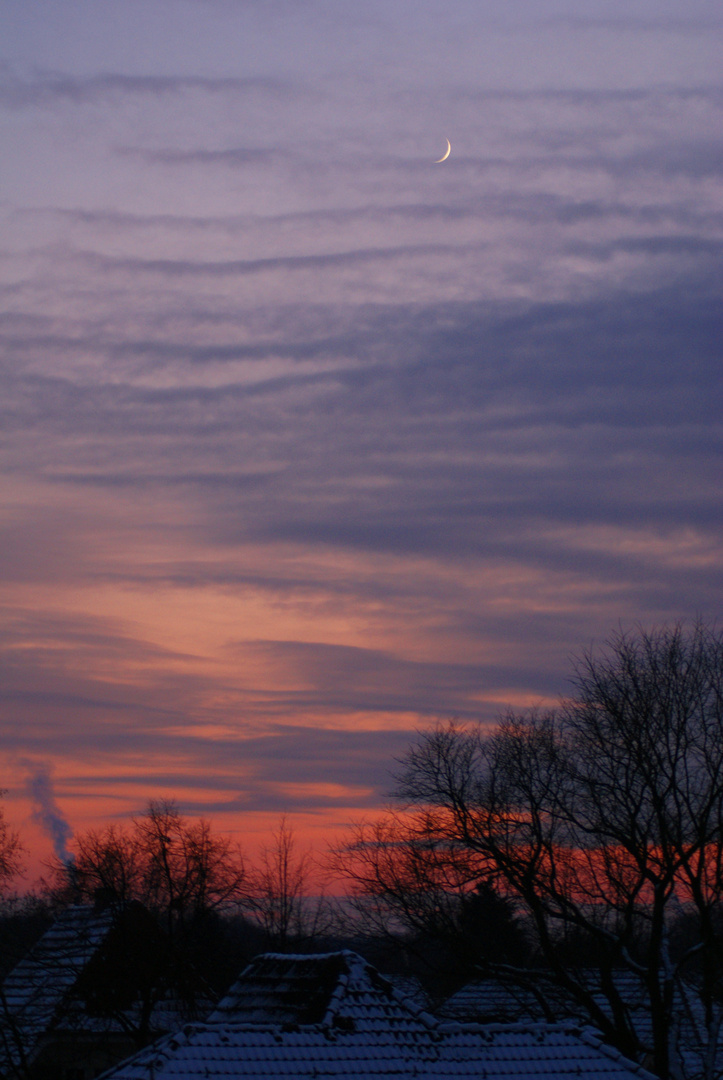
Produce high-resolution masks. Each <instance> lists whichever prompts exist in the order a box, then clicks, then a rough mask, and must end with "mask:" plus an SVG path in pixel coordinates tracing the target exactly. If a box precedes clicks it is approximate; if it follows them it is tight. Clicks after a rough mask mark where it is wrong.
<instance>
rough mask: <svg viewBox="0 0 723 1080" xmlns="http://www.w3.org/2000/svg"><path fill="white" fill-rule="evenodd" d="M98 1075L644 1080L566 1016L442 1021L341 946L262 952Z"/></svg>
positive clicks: (193, 1079) (238, 1079) (241, 1079)
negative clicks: (542, 1020) (166, 1031)
mask: <svg viewBox="0 0 723 1080" xmlns="http://www.w3.org/2000/svg"><path fill="white" fill-rule="evenodd" d="M317 977H318V980H319V981H318V984H317V983H315V979H316V978H317ZM274 987H276V988H277V989H278V1001H275V1000H274ZM105 1075H106V1078H107V1080H150V1078H151V1077H153V1080H215V1078H218V1080H221V1078H223V1080H269V1078H279V1080H283V1078H288V1080H292V1078H293V1080H312V1078H316V1080H321V1078H322V1077H324V1078H327V1080H342V1078H343V1080H383V1078H387V1077H395V1078H396V1080H412V1077H414V1078H415V1080H481V1078H482V1077H486V1078H487V1080H529V1078H531V1077H533V1076H534V1077H539V1076H542V1075H548V1076H554V1077H559V1078H564V1077H568V1076H569V1077H575V1078H577V1080H633V1078H634V1077H637V1078H638V1080H644V1078H650V1074H649V1073H646V1072H645V1071H644V1070H642V1069H641V1068H639V1067H638V1066H636V1065H634V1064H633V1063H631V1062H628V1061H626V1060H625V1059H624V1058H623V1057H622V1056H621V1055H620V1054H618V1053H617V1052H615V1051H612V1050H610V1049H609V1048H606V1047H604V1046H602V1045H601V1043H600V1041H599V1039H597V1037H595V1036H594V1035H593V1034H592V1033H590V1032H588V1031H583V1030H581V1029H579V1028H575V1027H573V1026H571V1025H567V1026H565V1025H547V1024H527V1025H519V1024H518V1025H490V1026H483V1025H478V1024H466V1025H462V1024H454V1023H451V1024H442V1023H440V1022H439V1021H436V1020H435V1019H434V1018H433V1017H431V1016H430V1015H429V1014H427V1013H425V1012H421V1011H419V1010H418V1008H417V1007H416V1006H414V1005H413V1004H411V1003H409V1002H406V1001H405V1000H404V998H403V997H402V996H401V995H400V994H399V993H398V992H397V991H396V990H395V989H394V988H393V987H392V986H391V984H390V983H389V981H388V980H386V979H384V978H383V977H382V976H381V975H379V973H378V972H377V971H376V970H375V969H374V968H373V967H371V965H370V964H368V963H367V962H366V961H365V960H363V959H362V957H360V956H358V955H357V954H355V953H352V952H348V951H345V952H340V953H326V954H322V955H319V956H284V955H279V954H266V955H265V956H261V957H258V958H257V960H255V961H254V962H253V963H252V964H251V965H249V967H248V968H247V969H246V970H245V972H244V973H243V974H242V976H241V978H240V979H239V980H238V981H237V983H236V984H235V985H234V986H233V987H232V989H231V991H229V994H228V995H227V996H226V998H225V999H224V1000H223V1001H222V1002H221V1004H220V1005H219V1007H218V1008H217V1009H216V1011H215V1012H214V1013H213V1015H212V1018H211V1019H210V1020H209V1022H207V1023H205V1024H189V1025H187V1026H186V1027H185V1028H184V1029H183V1030H182V1031H181V1032H180V1033H178V1034H176V1035H173V1036H167V1037H166V1038H164V1039H162V1040H160V1041H159V1042H157V1043H156V1044H155V1045H154V1046H152V1047H148V1048H147V1049H146V1050H143V1051H141V1053H139V1054H137V1055H136V1056H135V1057H133V1058H131V1059H129V1060H128V1061H127V1062H125V1063H124V1064H122V1065H120V1066H118V1067H116V1068H115V1069H113V1070H111V1071H110V1072H108V1073H106V1074H105Z"/></svg>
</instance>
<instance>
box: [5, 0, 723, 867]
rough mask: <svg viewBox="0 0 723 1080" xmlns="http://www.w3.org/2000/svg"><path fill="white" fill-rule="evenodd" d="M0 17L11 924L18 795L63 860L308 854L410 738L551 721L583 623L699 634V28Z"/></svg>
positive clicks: (702, 10)
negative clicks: (221, 834) (274, 849)
mask: <svg viewBox="0 0 723 1080" xmlns="http://www.w3.org/2000/svg"><path fill="white" fill-rule="evenodd" d="M8 9H9V11H10V9H12V12H13V13H12V16H11V17H9V19H8V23H9V25H8V26H7V28H6V31H5V32H4V34H3V38H4V41H3V44H2V46H1V47H0V48H1V49H2V66H1V67H0V122H1V123H2V131H3V139H4V143H5V153H4V155H3V156H4V159H5V160H6V161H7V162H8V165H7V168H6V169H5V170H4V174H3V177H2V180H0V230H2V243H0V294H1V296H2V308H1V313H0V346H1V348H2V360H1V361H0V363H1V364H2V367H1V369H0V380H1V385H2V392H1V394H0V410H1V416H2V423H1V424H0V427H1V429H2V431H3V436H2V443H1V444H0V446H1V449H2V464H3V468H2V474H1V475H0V499H2V516H1V524H0V529H1V531H2V536H1V537H0V550H1V551H2V595H1V597H0V601H1V603H2V614H3V619H2V655H3V675H2V679H1V680H0V737H1V738H2V754H1V755H0V787H3V788H5V789H7V796H6V799H5V802H4V805H5V807H6V813H7V817H8V819H9V820H10V821H11V822H12V824H13V826H14V827H16V828H17V829H19V830H20V832H21V834H22V836H23V839H24V841H25V843H26V845H27V847H28V848H29V849H30V855H29V859H28V877H27V879H26V883H27V884H31V883H32V880H33V878H34V876H36V875H37V874H38V873H39V872H40V868H41V863H42V861H43V860H47V858H48V857H49V855H50V853H51V850H52V842H51V836H50V830H49V828H48V822H47V812H48V807H47V806H46V808H45V813H46V816H45V818H43V813H44V812H43V809H42V807H39V805H38V799H37V796H33V791H32V781H33V777H37V776H38V775H41V776H43V777H45V778H46V780H47V784H48V785H49V786H48V792H49V793H50V794H49V795H48V798H52V800H54V802H53V803H52V807H51V811H52V813H53V814H57V816H58V817H59V818H60V819H62V821H64V822H65V823H66V824H67V826H68V829H69V832H70V833H73V832H78V831H82V830H84V829H87V828H89V827H91V826H93V827H102V826H103V825H104V824H106V823H110V822H112V821H118V820H127V819H128V818H129V817H130V816H132V815H133V814H138V813H139V812H142V810H143V808H144V806H145V805H146V804H147V802H148V800H149V799H150V798H174V799H176V800H177V801H178V803H179V806H180V808H181V810H182V811H183V812H184V813H185V814H188V815H190V816H197V815H203V816H205V817H208V818H211V819H212V820H213V822H214V826H215V827H217V828H219V829H222V830H226V831H229V832H231V833H232V834H233V835H234V837H237V838H238V839H239V840H240V841H241V842H242V843H243V844H245V845H249V847H250V848H258V846H259V845H261V844H263V843H264V842H265V841H266V840H267V839H268V837H269V836H270V834H271V832H272V831H273V829H274V828H275V826H276V824H277V823H278V821H279V818H280V815H281V814H283V813H286V814H288V815H289V820H290V822H291V823H292V825H293V826H294V828H295V829H296V830H297V831H298V833H299V836H300V839H301V841H302V842H303V843H304V844H312V843H313V844H314V845H315V846H318V847H319V848H320V849H321V848H323V847H324V846H325V844H326V842H327V840H329V839H330V838H331V837H333V836H334V835H336V833H338V832H339V831H340V830H342V829H343V828H344V825H345V822H347V821H348V820H349V819H351V818H354V817H355V816H359V815H361V814H367V813H372V812H373V811H375V810H376V809H378V808H379V807H381V806H382V805H383V804H384V803H385V802H386V801H387V798H388V793H389V791H390V789H391V787H392V781H391V777H390V771H391V770H392V769H393V768H394V761H395V758H397V757H399V755H400V754H402V753H403V752H404V750H405V748H406V747H407V745H408V744H409V741H410V739H411V738H412V737H413V733H414V732H415V730H417V729H423V728H425V727H426V726H428V725H429V724H430V723H432V722H433V721H434V720H436V719H438V718H449V717H457V718H459V719H460V720H461V721H465V720H475V721H476V720H479V721H482V722H483V723H491V722H492V721H493V720H494V719H495V718H496V717H497V716H498V715H499V714H500V713H501V712H504V710H505V708H506V707H507V706H513V707H515V708H520V709H521V708H527V707H535V706H549V705H551V704H554V702H555V701H556V700H557V699H558V698H559V696H560V695H564V694H565V693H567V692H568V682H567V679H568V676H569V672H570V663H569V658H570V656H571V655H572V654H574V653H575V652H576V651H577V650H579V649H580V648H583V647H585V646H587V645H589V644H590V642H591V641H593V640H595V641H600V640H602V639H604V638H605V637H606V636H607V635H608V633H609V632H610V631H611V630H612V629H613V628H614V627H616V626H617V625H618V624H621V625H624V626H630V625H633V624H634V623H635V622H636V621H640V622H641V623H643V624H645V625H652V624H661V623H664V622H666V621H670V620H674V619H679V618H686V617H690V616H693V615H696V614H697V615H700V616H702V617H703V618H707V619H709V620H711V621H714V620H715V619H716V617H717V616H719V612H720V600H721V593H720V582H721V569H722V568H723V549H722V545H721V522H720V515H721V499H720V490H721V488H720V479H721V477H720V457H719V452H720V417H721V415H722V413H721V402H720V385H721V381H720V365H721V357H720V343H721V341H722V340H723V327H722V326H721V325H720V322H721V318H720V312H721V306H720V295H721V280H720V278H721V271H720V254H721V244H722V243H723V180H722V178H721V173H720V143H721V138H722V137H723V91H722V89H721V85H720V46H721V40H720V39H721V36H723V24H722V23H721V21H720V19H719V18H718V16H716V17H715V18H713V17H712V16H711V14H710V10H709V6H708V5H706V4H705V3H703V0H700V2H698V0H693V2H692V4H689V5H687V6H686V9H685V17H684V18H681V17H680V6H679V5H675V6H674V5H673V4H672V3H669V2H667V0H666V2H663V3H660V2H658V3H656V4H653V3H652V2H648V0H644V2H641V3H640V4H639V5H637V6H636V15H635V17H634V18H633V16H632V15H631V14H630V13H629V11H628V9H627V8H626V7H624V6H623V5H619V4H617V3H613V0H609V2H608V0H604V2H603V3H602V4H600V3H599V2H598V3H596V4H594V5H593V4H592V3H588V2H583V3H582V4H581V3H579V2H576V3H575V4H573V3H572V2H571V0H554V2H552V0H550V2H549V3H548V2H547V0H530V2H526V3H524V4H523V5H521V6H520V7H519V8H518V7H517V6H515V10H514V12H513V11H511V10H510V11H506V10H505V11H503V10H502V8H501V7H500V6H499V5H498V6H493V5H490V4H488V3H482V4H480V3H472V2H471V0H449V3H447V4H445V5H439V4H436V3H434V2H432V0H422V2H421V3H418V4H415V5H408V4H406V3H400V4H396V3H392V4H382V3H378V2H377V0H372V2H371V3H370V4H367V5H363V6H362V7H359V6H358V5H352V4H348V3H346V2H341V3H336V4H334V5H330V4H328V3H325V2H322V0H311V3H309V4H303V5H292V4H286V3H281V4H280V5H276V4H270V5H258V4H257V5H248V4H238V5H236V4H231V3H226V2H225V0H213V2H211V3H201V2H199V0H183V2H182V3H175V2H174V3H171V2H170V0H152V2H148V3H145V2H144V3H136V2H135V0H132V2H130V0H107V2H105V3H103V4H102V5H98V4H95V3H92V2H91V0H64V3H63V4H62V5H58V4H57V3H51V0H28V2H27V3H26V4H23V5H18V4H10V5H8ZM60 9H62V13H61V10H60ZM300 43H302V44H301V47H300ZM442 131H444V132H448V133H449V137H450V139H451V140H452V141H453V142H454V146H455V151H454V154H452V155H450V156H449V159H448V160H447V161H446V163H445V168H444V169H442V170H436V169H431V168H430V167H429V165H430V163H431V162H433V161H434V160H435V157H438V155H439V154H440V153H441V149H442V147H441V145H440V143H442V139H446V138H447V136H446V135H445V136H442V135H440V132H442ZM446 156H447V155H445V157H446ZM440 160H441V159H440Z"/></svg>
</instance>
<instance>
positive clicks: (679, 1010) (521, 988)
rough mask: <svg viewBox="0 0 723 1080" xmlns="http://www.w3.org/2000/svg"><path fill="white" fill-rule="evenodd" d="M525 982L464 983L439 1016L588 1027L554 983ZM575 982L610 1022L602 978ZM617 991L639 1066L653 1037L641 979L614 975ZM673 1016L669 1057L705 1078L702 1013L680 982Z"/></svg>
mask: <svg viewBox="0 0 723 1080" xmlns="http://www.w3.org/2000/svg"><path fill="white" fill-rule="evenodd" d="M526 975H527V978H526V980H525V981H524V982H522V983H520V984H519V985H517V984H515V983H514V982H508V981H503V980H502V979H498V978H495V977H489V978H485V979H479V980H475V981H473V982H470V983H467V984H466V985H465V986H463V987H462V988H461V989H460V990H458V991H457V992H456V993H455V994H453V995H452V996H451V997H450V998H448V999H447V1001H446V1002H444V1004H443V1005H442V1006H441V1007H440V1008H439V1009H438V1010H437V1015H438V1016H439V1017H440V1019H442V1020H445V1021H449V1020H453V1021H457V1022H461V1023H470V1022H473V1023H485V1024H486V1023H490V1022H501V1023H510V1022H521V1021H523V1022H525V1021H527V1022H529V1021H533V1022H539V1021H543V1020H548V1021H549V1020H557V1021H571V1020H572V1021H576V1022H577V1023H579V1024H584V1023H586V1022H587V1023H589V1022H590V1021H589V1018H588V1017H587V1016H586V1013H585V1012H584V1010H583V1009H582V1007H581V1006H580V1005H579V1004H578V1003H577V1002H576V1001H575V1000H574V999H573V998H572V997H571V995H570V994H567V993H565V991H563V990H562V989H561V988H560V987H559V986H556V985H555V983H554V982H550V981H548V980H544V979H541V978H540V979H538V980H537V981H536V982H535V981H533V980H530V979H529V973H526ZM577 977H578V979H579V981H580V982H581V983H582V985H584V986H585V987H586V988H587V989H588V990H589V991H590V993H591V994H592V997H593V999H594V1001H595V1003H596V1005H597V1006H598V1007H599V1008H600V1009H601V1011H602V1012H603V1013H604V1014H605V1015H607V1016H609V1017H612V1008H611V1005H610V1002H609V1000H608V998H607V997H606V995H605V994H604V993H603V990H602V987H601V982H600V973H599V972H597V971H595V970H593V969H583V970H578V972H577ZM612 982H613V985H614V988H615V991H616V992H617V994H618V995H619V997H620V1000H621V1002H622V1004H623V1007H624V1010H625V1015H626V1019H627V1022H628V1024H629V1026H630V1029H631V1030H632V1031H633V1032H634V1033H635V1037H636V1038H637V1040H638V1042H639V1043H640V1047H641V1051H640V1060H641V1061H642V1062H644V1063H647V1062H648V1061H650V1060H651V1058H652V1045H653V1031H652V1020H651V1015H650V1007H649V1004H648V998H647V991H646V988H645V985H644V983H643V982H642V980H641V978H640V977H639V975H637V974H635V972H633V971H629V970H625V969H618V970H615V971H613V972H612ZM673 1014H674V1017H675V1018H676V1031H675V1042H674V1044H673V1053H674V1056H675V1065H676V1068H677V1070H678V1073H679V1074H680V1075H681V1076H683V1077H685V1078H686V1080H694V1078H697V1077H701V1076H703V1075H704V1072H705V1069H704V1059H705V1054H706V1047H707V1042H708V1035H707V1030H706V1023H705V1009H704V1007H703V1003H702V1001H701V999H700V997H699V995H698V993H697V991H696V989H695V987H694V986H692V985H691V984H690V983H687V982H685V981H683V980H682V979H678V980H677V981H676V983H675V987H674V993H673ZM717 1057H718V1059H719V1060H718V1061H717V1069H716V1075H721V1074H723V1052H721V1051H720V1050H719V1052H718V1055H717Z"/></svg>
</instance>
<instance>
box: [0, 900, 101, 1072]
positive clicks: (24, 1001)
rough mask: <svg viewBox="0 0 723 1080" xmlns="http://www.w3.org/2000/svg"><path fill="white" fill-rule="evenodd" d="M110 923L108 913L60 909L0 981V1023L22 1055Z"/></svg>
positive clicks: (47, 1023) (54, 1012)
mask: <svg viewBox="0 0 723 1080" xmlns="http://www.w3.org/2000/svg"><path fill="white" fill-rule="evenodd" d="M112 925H113V913H112V911H110V910H109V909H107V910H105V911H100V912H96V911H95V910H94V909H93V908H91V907H84V906H80V905H77V906H74V907H69V908H66V910H65V911H63V912H62V913H61V914H60V915H59V916H58V918H57V919H56V921H55V922H54V923H53V925H52V926H51V927H50V928H49V929H48V930H47V931H46V932H45V934H43V936H42V937H41V938H40V940H39V941H38V942H37V944H36V945H35V946H34V948H33V949H31V950H30V952H29V953H28V955H27V956H26V957H24V959H22V960H21V961H20V963H19V964H17V965H16V967H15V968H13V970H12V971H11V972H10V973H9V974H8V975H7V976H6V978H5V981H4V983H3V987H2V989H3V995H4V999H5V1000H4V1007H3V1016H2V1022H3V1023H4V1024H5V1025H7V1024H12V1027H13V1033H14V1035H15V1037H16V1038H20V1039H21V1040H22V1044H23V1048H24V1050H25V1052H26V1053H27V1052H28V1051H29V1050H30V1048H31V1047H32V1045H33V1044H34V1043H35V1042H36V1040H37V1039H38V1038H39V1037H40V1035H41V1034H42V1033H43V1032H45V1031H46V1030H47V1029H48V1028H49V1027H50V1026H51V1024H52V1023H53V1022H54V1020H56V1019H57V1016H58V1010H59V1009H60V1006H61V1004H62V1002H63V1001H64V1000H65V998H66V996H67V994H68V993H69V991H70V990H71V989H72V987H73V986H74V985H75V983H76V982H77V980H78V976H79V975H80V973H81V972H82V971H83V970H84V968H85V967H86V965H87V964H88V963H89V961H90V960H91V959H92V957H93V956H94V955H95V953H96V951H97V950H98V948H99V947H100V946H101V945H102V943H103V942H104V941H105V939H106V937H107V936H108V934H109V932H110V930H111V928H112Z"/></svg>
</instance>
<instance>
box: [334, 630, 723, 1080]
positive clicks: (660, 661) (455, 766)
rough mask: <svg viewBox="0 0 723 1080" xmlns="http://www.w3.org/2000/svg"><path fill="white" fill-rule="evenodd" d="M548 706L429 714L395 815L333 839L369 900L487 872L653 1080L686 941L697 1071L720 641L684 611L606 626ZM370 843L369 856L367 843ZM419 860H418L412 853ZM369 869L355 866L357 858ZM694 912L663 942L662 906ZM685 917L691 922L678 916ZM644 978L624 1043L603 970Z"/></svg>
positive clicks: (710, 938)
mask: <svg viewBox="0 0 723 1080" xmlns="http://www.w3.org/2000/svg"><path fill="white" fill-rule="evenodd" d="M573 685H574V691H575V692H574V696H573V697H572V698H571V699H570V700H569V701H566V702H564V703H563V704H562V706H561V707H560V709H559V710H557V711H553V712H545V713H532V714H526V715H516V714H510V715H508V716H507V717H506V718H505V719H504V720H503V721H501V723H500V724H499V725H498V727H497V728H496V729H495V730H494V731H492V732H491V733H488V732H486V731H485V730H483V729H481V728H465V727H458V726H455V725H454V724H449V725H446V726H440V727H438V728H437V729H436V730H434V731H433V732H431V733H429V734H426V735H423V736H422V737H421V738H420V740H419V742H418V743H417V744H416V745H415V746H414V747H412V749H410V751H409V752H408V754H407V755H406V757H405V759H404V760H403V762H402V768H401V771H400V773H399V775H398V797H399V798H400V799H401V800H403V802H404V803H405V805H406V810H405V812H404V813H402V814H400V813H397V814H396V815H395V816H391V817H388V818H387V819H386V822H385V823H383V824H378V825H376V826H374V828H373V829H372V830H371V831H370V828H369V827H367V828H366V831H360V830H359V829H357V832H356V834H355V836H354V839H353V840H352V842H351V843H350V844H349V845H347V851H346V854H347V865H348V867H349V872H350V874H351V876H352V878H353V879H354V880H356V881H357V883H358V886H359V887H360V888H361V889H362V890H366V891H367V892H368V893H370V894H371V896H372V901H373V902H377V903H379V902H384V903H388V902H389V901H390V900H391V901H393V902H394V903H397V902H398V901H397V897H398V889H399V881H400V867H401V870H402V871H403V872H405V873H407V872H409V873H411V874H412V875H413V877H418V878H419V879H420V880H422V881H423V880H424V875H425V874H431V876H432V878H433V879H435V878H436V876H437V875H439V874H440V873H441V874H442V885H444V875H446V874H448V867H452V868H453V871H454V874H455V875H458V876H459V877H460V878H461V879H462V880H464V877H465V866H466V874H467V880H468V881H469V882H474V881H476V880H479V881H485V882H488V883H490V884H493V885H494V886H495V887H496V888H497V890H498V891H499V892H500V893H501V895H503V896H504V897H506V898H509V899H511V900H514V901H515V902H516V903H517V904H518V905H519V906H520V908H521V910H523V911H524V912H525V913H526V916H527V920H528V924H529V926H530V927H531V929H532V930H533V931H534V939H535V944H536V948H537V949H538V951H539V955H540V957H541V958H542V959H543V960H544V962H545V970H546V972H547V974H548V976H549V977H550V978H551V979H554V980H555V981H556V983H557V984H559V985H560V986H561V987H562V988H564V990H565V991H566V992H567V994H568V995H569V997H570V998H571V999H572V1001H574V1003H575V1005H576V1007H577V1008H578V1009H582V1010H584V1011H585V1013H586V1014H587V1015H588V1016H589V1017H590V1018H591V1019H592V1021H593V1022H594V1023H595V1025H596V1026H597V1027H598V1028H600V1029H601V1030H602V1031H603V1032H604V1033H605V1035H606V1036H607V1038H608V1039H609V1040H610V1041H611V1042H613V1043H614V1044H615V1045H616V1046H618V1048H619V1049H620V1050H622V1051H623V1052H624V1053H627V1054H628V1055H630V1056H635V1055H638V1054H640V1053H641V1052H643V1051H644V1050H646V1049H648V1050H649V1051H650V1052H651V1054H652V1064H653V1068H654V1070H655V1071H656V1072H657V1074H658V1075H659V1076H661V1077H668V1076H671V1075H674V1074H676V1073H677V1074H678V1075H679V1074H680V1070H681V1068H682V1065H681V1061H680V1059H679V1054H678V1047H677V1046H676V1039H677V1038H678V1035H679V1029H678V1025H677V1022H676V1019H677V1018H676V1016H675V1015H674V1012H675V1007H674V995H675V989H676V983H677V981H678V979H679V977H680V972H681V970H682V968H683V967H684V965H685V964H686V963H688V962H689V961H690V958H691V956H692V955H693V954H696V955H698V956H699V957H700V968H701V971H700V983H699V990H700V995H701V999H702V1002H703V1007H704V1010H705V1019H706V1026H707V1032H708V1047H707V1054H706V1053H703V1054H702V1057H701V1062H700V1068H701V1070H702V1071H703V1073H704V1074H705V1075H711V1076H712V1075H713V1068H714V1057H715V1050H716V1040H717V1035H718V1028H719V1026H720V1023H721V1005H720V1000H721V997H720V991H721V974H722V965H721V961H722V953H721V936H720V919H719V918H718V913H719V911H720V905H721V901H722V899H723V638H722V637H721V635H720V634H719V633H716V632H714V631H713V630H711V629H709V628H707V627H705V626H704V625H703V624H701V623H697V624H695V625H694V626H692V627H691V628H687V627H685V626H683V625H676V626H673V627H672V628H664V629H662V630H659V631H656V632H653V633H645V632H643V631H639V632H637V633H634V634H626V633H620V634H618V635H616V636H615V637H614V638H613V639H612V640H611V641H610V642H609V643H608V647H607V649H606V650H605V651H604V652H603V653H602V654H599V655H598V654H594V653H592V652H588V653H585V654H584V655H583V656H582V658H581V659H580V660H579V661H578V662H577V664H576V666H575V675H574V679H573ZM370 850H371V851H372V852H373V855H370V854H369V851H370ZM417 861H418V862H420V863H421V864H425V865H424V866H423V869H422V870H419V869H418V867H417V865H416V862H417ZM360 864H361V866H362V867H366V868H367V869H369V868H370V867H371V870H372V871H373V872H372V873H366V872H361V873H360V871H359V870H358V866H359V865H360ZM681 905H684V906H685V908H686V910H687V911H688V913H689V918H690V919H692V920H693V922H694V924H695V932H694V934H693V938H692V940H691V941H690V943H689V944H688V946H687V947H686V948H685V949H683V951H682V952H681V953H680V954H679V955H674V954H673V953H672V951H671V948H670V941H669V929H670V925H671V922H672V920H673V916H674V915H675V914H676V913H677V912H678V911H679V910H680V906H681ZM689 929H690V927H689ZM573 931H575V932H577V933H580V934H583V935H584V936H585V939H586V941H587V943H588V944H594V947H595V953H596V955H597V958H598V968H597V971H598V974H597V978H596V980H595V981H594V983H593V982H591V978H590V973H589V972H584V973H583V972H581V971H580V970H579V969H578V968H576V966H574V965H573V964H571V963H570V957H569V953H568V954H567V955H566V951H565V950H564V949H561V947H560V943H561V941H562V940H564V937H565V935H566V934H567V935H569V934H570V933H572V932H573ZM621 969H622V970H627V971H629V972H632V973H633V974H634V975H636V976H637V977H638V978H639V979H640V980H641V982H642V985H643V987H644V991H645V995H646V999H647V1004H648V1010H649V1016H650V1020H651V1024H652V1046H650V1047H647V1048H646V1047H644V1046H643V1045H641V1040H640V1033H639V1032H637V1031H636V1030H635V1027H634V1024H633V1021H632V1018H631V1015H630V1011H629V1008H628V1003H627V1002H626V1000H625V993H624V992H623V991H622V990H621V986H620V980H619V979H616V977H615V973H616V971H619V970H621Z"/></svg>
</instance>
